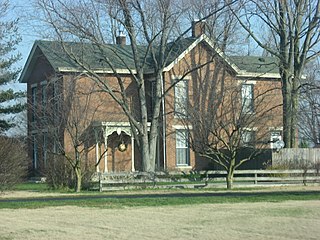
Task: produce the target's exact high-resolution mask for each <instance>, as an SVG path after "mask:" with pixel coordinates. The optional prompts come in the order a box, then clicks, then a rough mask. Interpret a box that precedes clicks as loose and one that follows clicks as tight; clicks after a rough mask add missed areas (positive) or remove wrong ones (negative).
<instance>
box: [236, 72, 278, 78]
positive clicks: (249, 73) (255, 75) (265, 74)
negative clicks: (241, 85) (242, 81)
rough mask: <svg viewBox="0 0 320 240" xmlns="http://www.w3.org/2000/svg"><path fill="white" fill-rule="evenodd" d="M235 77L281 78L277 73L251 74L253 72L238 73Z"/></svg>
mask: <svg viewBox="0 0 320 240" xmlns="http://www.w3.org/2000/svg"><path fill="white" fill-rule="evenodd" d="M237 77H241V78H242V77H247V78H248V77H252V78H281V76H280V74H279V73H253V72H246V71H240V73H238V74H237Z"/></svg>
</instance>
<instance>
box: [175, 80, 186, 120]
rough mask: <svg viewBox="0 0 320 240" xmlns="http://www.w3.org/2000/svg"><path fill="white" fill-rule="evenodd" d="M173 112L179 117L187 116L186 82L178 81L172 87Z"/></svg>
mask: <svg viewBox="0 0 320 240" xmlns="http://www.w3.org/2000/svg"><path fill="white" fill-rule="evenodd" d="M174 96H175V99H174V110H175V115H176V116H179V117H186V116H187V109H188V81H187V80H180V81H179V82H178V83H176V85H175V87H174Z"/></svg>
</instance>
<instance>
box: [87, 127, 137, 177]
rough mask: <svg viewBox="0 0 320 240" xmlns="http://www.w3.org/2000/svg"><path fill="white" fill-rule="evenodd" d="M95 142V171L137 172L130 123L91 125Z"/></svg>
mask: <svg viewBox="0 0 320 240" xmlns="http://www.w3.org/2000/svg"><path fill="white" fill-rule="evenodd" d="M91 130H93V132H94V141H95V143H94V144H95V151H94V158H95V166H96V167H95V171H96V172H97V173H99V172H100V173H109V172H119V171H127V172H130V171H131V172H135V171H136V168H137V165H139V163H137V162H136V159H135V155H136V153H135V139H134V136H133V134H132V130H131V126H130V123H129V122H97V121H96V122H94V123H93V124H92V125H91Z"/></svg>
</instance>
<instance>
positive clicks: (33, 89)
mask: <svg viewBox="0 0 320 240" xmlns="http://www.w3.org/2000/svg"><path fill="white" fill-rule="evenodd" d="M31 108H32V111H31V112H32V113H31V121H32V122H34V121H35V120H36V109H37V86H33V87H31Z"/></svg>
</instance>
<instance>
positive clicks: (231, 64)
mask: <svg viewBox="0 0 320 240" xmlns="http://www.w3.org/2000/svg"><path fill="white" fill-rule="evenodd" d="M202 41H204V42H206V43H207V44H208V45H209V46H210V47H211V48H212V49H213V50H214V51H215V52H216V53H217V54H218V55H219V56H220V57H222V58H223V59H224V60H225V61H226V62H227V63H228V64H229V65H230V66H231V67H232V68H233V70H234V71H236V72H237V73H238V72H240V69H239V68H238V67H237V66H236V65H235V64H233V63H231V62H230V61H229V60H228V59H227V58H226V56H225V55H224V54H223V52H222V51H221V50H220V49H219V48H217V47H216V46H214V43H213V42H212V41H211V40H210V39H209V38H208V37H207V36H206V35H205V34H202V35H201V36H200V37H199V38H197V39H196V40H195V41H194V42H193V43H192V44H191V45H190V46H189V47H188V48H187V49H186V50H185V51H184V52H182V53H181V54H180V55H179V56H178V57H177V58H176V59H175V60H174V61H173V62H172V63H170V64H169V65H168V66H167V67H165V68H164V70H163V71H164V72H167V71H170V70H171V69H172V68H173V67H174V65H176V64H177V63H178V62H179V61H180V60H181V59H183V58H184V57H185V56H186V55H187V54H188V53H189V52H190V51H191V50H192V49H194V48H195V47H196V46H197V45H198V44H199V43H200V42H202Z"/></svg>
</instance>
